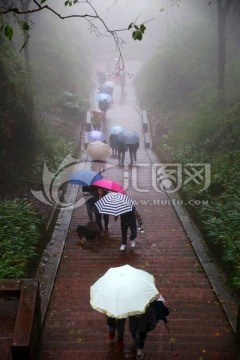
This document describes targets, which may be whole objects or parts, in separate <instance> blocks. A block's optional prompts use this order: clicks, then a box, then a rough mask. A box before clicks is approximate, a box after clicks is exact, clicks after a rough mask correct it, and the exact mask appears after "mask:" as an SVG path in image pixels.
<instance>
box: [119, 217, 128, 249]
mask: <svg viewBox="0 0 240 360" xmlns="http://www.w3.org/2000/svg"><path fill="white" fill-rule="evenodd" d="M127 230H128V225H126V224H123V223H121V232H122V245H121V247H120V250H125V247H126V245H127Z"/></svg>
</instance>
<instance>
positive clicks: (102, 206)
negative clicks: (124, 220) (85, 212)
mask: <svg viewBox="0 0 240 360" xmlns="http://www.w3.org/2000/svg"><path fill="white" fill-rule="evenodd" d="M133 205H134V204H133V200H132V199H131V198H130V197H129V196H128V195H126V194H122V193H116V192H109V193H108V194H107V195H105V196H103V197H102V198H101V199H99V200H98V201H96V203H95V206H96V207H97V209H98V211H99V213H101V214H108V215H114V216H118V215H121V214H124V213H126V212H128V211H131V210H132V208H133Z"/></svg>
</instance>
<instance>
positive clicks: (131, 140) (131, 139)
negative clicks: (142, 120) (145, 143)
mask: <svg viewBox="0 0 240 360" xmlns="http://www.w3.org/2000/svg"><path fill="white" fill-rule="evenodd" d="M118 140H120V141H121V142H123V143H124V144H125V145H130V144H136V143H137V142H138V141H139V140H140V136H139V135H138V134H137V133H136V132H135V131H124V132H122V133H121V134H119V135H118Z"/></svg>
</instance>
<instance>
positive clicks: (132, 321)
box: [129, 295, 170, 360]
mask: <svg viewBox="0 0 240 360" xmlns="http://www.w3.org/2000/svg"><path fill="white" fill-rule="evenodd" d="M164 302H165V300H164V299H163V297H162V296H161V295H160V296H159V298H158V299H157V300H154V301H153V302H152V303H150V305H149V306H148V308H147V309H146V311H145V313H144V314H139V315H134V316H129V330H130V333H131V335H132V339H133V341H134V343H133V346H132V348H133V349H136V360H142V359H144V352H143V350H144V347H145V341H146V338H147V333H148V332H149V331H152V330H154V329H155V327H156V326H157V323H158V321H159V320H162V321H164V323H165V325H166V323H167V316H168V315H169V314H170V311H169V309H168V307H167V306H166V305H165V304H164ZM166 327H167V326H166ZM167 329H168V328H167Z"/></svg>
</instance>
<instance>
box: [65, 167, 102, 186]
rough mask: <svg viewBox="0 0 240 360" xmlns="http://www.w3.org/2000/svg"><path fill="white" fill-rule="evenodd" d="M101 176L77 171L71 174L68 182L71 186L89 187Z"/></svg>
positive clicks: (94, 172)
mask: <svg viewBox="0 0 240 360" xmlns="http://www.w3.org/2000/svg"><path fill="white" fill-rule="evenodd" d="M102 178H103V176H102V175H101V174H100V173H98V172H96V171H93V170H79V171H76V172H74V173H72V174H71V176H70V178H69V181H70V183H71V184H76V185H79V186H90V185H92V184H93V183H94V182H95V181H97V180H101V179H102Z"/></svg>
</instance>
